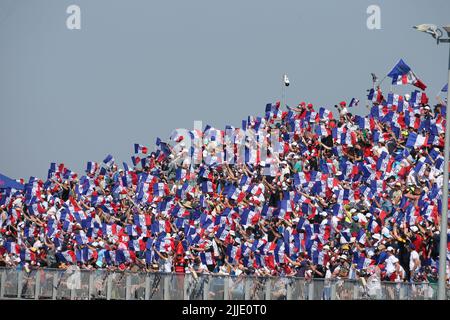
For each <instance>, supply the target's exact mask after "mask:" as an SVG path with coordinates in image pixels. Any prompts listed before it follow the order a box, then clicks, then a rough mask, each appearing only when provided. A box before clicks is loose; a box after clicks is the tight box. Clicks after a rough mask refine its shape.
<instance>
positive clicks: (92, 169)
mask: <svg viewBox="0 0 450 320" xmlns="http://www.w3.org/2000/svg"><path fill="white" fill-rule="evenodd" d="M98 167H99V166H98V164H97V163H96V162H93V161H89V162H88V163H87V168H86V172H87V173H90V174H94V173H96V172H97V170H98Z"/></svg>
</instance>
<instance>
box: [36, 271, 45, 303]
mask: <svg viewBox="0 0 450 320" xmlns="http://www.w3.org/2000/svg"><path fill="white" fill-rule="evenodd" d="M40 272H41V270H39V269H38V270H36V283H35V287H34V299H35V300H38V299H39V295H40V291H41V275H40ZM43 272H45V271H43Z"/></svg>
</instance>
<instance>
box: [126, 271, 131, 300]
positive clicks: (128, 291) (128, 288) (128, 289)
mask: <svg viewBox="0 0 450 320" xmlns="http://www.w3.org/2000/svg"><path fill="white" fill-rule="evenodd" d="M125 286H126V287H125V300H130V298H131V277H130V274H128V273H127V275H126V278H125Z"/></svg>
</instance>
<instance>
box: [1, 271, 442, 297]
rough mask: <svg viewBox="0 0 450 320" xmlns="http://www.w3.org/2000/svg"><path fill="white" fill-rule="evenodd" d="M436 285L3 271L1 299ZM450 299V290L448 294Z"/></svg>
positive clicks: (422, 292) (369, 293)
mask: <svg viewBox="0 0 450 320" xmlns="http://www.w3.org/2000/svg"><path fill="white" fill-rule="evenodd" d="M436 297H437V283H406V282H401V283H396V282H379V281H378V282H370V283H368V282H367V281H362V280H329V279H327V280H324V279H313V280H305V279H303V278H297V277H254V276H244V275H242V276H239V277H235V276H223V275H215V274H203V275H199V276H198V277H194V275H192V274H176V273H139V272H137V273H132V272H111V271H107V270H93V271H90V270H77V269H76V268H73V269H68V270H59V269H38V270H31V271H30V272H26V271H25V270H16V269H1V268H0V299H40V300H44V299H47V300H98V299H106V300H429V299H436ZM447 297H448V298H449V297H450V290H449V289H448V290H447Z"/></svg>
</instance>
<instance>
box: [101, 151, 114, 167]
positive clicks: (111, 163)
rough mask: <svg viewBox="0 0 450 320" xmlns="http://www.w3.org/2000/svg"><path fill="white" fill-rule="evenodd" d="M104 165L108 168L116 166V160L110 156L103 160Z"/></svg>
mask: <svg viewBox="0 0 450 320" xmlns="http://www.w3.org/2000/svg"><path fill="white" fill-rule="evenodd" d="M103 163H104V164H106V165H107V166H108V167H111V166H112V165H113V164H114V158H113V156H112V155H110V154H108V156H107V157H106V158H105V160H103Z"/></svg>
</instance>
